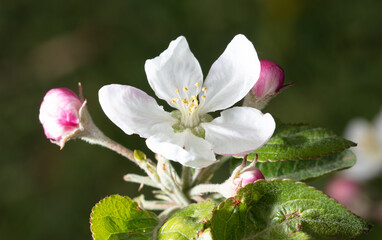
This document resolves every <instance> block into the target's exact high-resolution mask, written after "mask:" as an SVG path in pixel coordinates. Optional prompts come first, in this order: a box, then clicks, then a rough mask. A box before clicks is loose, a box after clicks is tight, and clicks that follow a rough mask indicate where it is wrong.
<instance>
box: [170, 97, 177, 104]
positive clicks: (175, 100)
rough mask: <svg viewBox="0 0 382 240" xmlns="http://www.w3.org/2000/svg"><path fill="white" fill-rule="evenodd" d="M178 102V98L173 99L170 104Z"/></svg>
mask: <svg viewBox="0 0 382 240" xmlns="http://www.w3.org/2000/svg"><path fill="white" fill-rule="evenodd" d="M178 100H179V99H178V98H176V97H174V98H172V99H171V102H172V103H176V102H177V101H178Z"/></svg>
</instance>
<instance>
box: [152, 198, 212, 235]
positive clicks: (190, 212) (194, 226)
mask: <svg viewBox="0 0 382 240" xmlns="http://www.w3.org/2000/svg"><path fill="white" fill-rule="evenodd" d="M214 208H215V203H214V202H210V201H206V202H203V203H198V204H191V205H189V206H187V207H185V208H183V209H182V210H180V211H179V212H177V213H176V214H174V215H173V216H171V217H170V218H169V219H168V220H167V222H166V223H165V224H164V225H163V226H162V227H161V229H160V230H159V232H158V240H170V239H177V240H189V239H196V238H197V237H200V238H199V239H210V231H209V230H206V229H207V228H208V226H209V224H210V219H211V217H212V211H213V209H214ZM205 230H206V231H205Z"/></svg>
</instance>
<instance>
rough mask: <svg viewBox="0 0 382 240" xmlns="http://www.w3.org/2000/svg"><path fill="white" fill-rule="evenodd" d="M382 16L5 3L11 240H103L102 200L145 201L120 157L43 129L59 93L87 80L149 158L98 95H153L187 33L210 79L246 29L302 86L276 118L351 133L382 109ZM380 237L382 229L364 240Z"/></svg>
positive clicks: (93, 101)
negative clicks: (152, 73) (43, 114)
mask: <svg viewBox="0 0 382 240" xmlns="http://www.w3.org/2000/svg"><path fill="white" fill-rule="evenodd" d="M381 9H382V1H380V0H364V1H357V0H335V1H333V0H320V1H318V0H317V1H316V0H310V1H308V0H305V1H304V0H289V1H287V0H258V1H250V0H241V1H228V0H192V1H191V0H188V1H180V0H165V1H158V0H151V1H145V0H135V1H132V0H110V1H80V0H66V1H60V0H56V1H52V0H36V1H28V0H3V1H1V2H0V99H1V101H0V109H1V114H0V126H1V138H0V158H1V160H0V236H1V237H0V238H1V239H28V240H35V239H36V240H37V239H38V240H45V239H56V240H59V239H65V240H67V239H72V240H75V239H91V233H90V229H89V214H90V211H91V208H92V206H93V205H94V204H95V203H96V202H98V201H99V200H101V199H102V198H104V197H105V196H107V195H110V194H115V193H118V194H121V195H128V196H130V197H134V196H137V195H138V194H139V193H138V191H137V188H138V185H134V184H130V183H125V182H124V181H123V179H122V176H123V175H124V174H126V173H131V172H137V173H138V172H139V173H141V172H140V170H139V169H137V168H136V167H135V166H134V165H133V164H131V163H130V162H128V161H127V160H125V159H123V158H122V157H120V156H119V155H117V154H115V153H114V152H111V151H109V150H107V149H103V148H101V147H98V146H92V145H88V144H86V143H84V142H81V141H70V142H68V143H67V145H66V146H65V148H64V149H63V150H62V151H60V150H59V148H58V147H57V146H56V145H53V144H50V143H49V141H48V140H47V139H46V138H45V136H44V133H43V129H42V127H41V125H40V123H39V121H38V111H39V106H40V103H41V101H42V98H43V96H44V95H45V93H46V92H47V91H48V90H49V89H51V88H56V87H67V88H71V89H72V90H74V91H77V83H78V82H82V84H83V88H84V95H85V97H86V98H87V99H88V103H89V104H88V107H89V111H90V113H91V114H92V116H93V119H94V121H95V123H96V124H97V125H98V126H99V127H100V128H101V129H102V130H103V131H104V132H105V133H106V135H108V136H109V137H111V138H113V139H115V140H117V141H119V142H120V143H122V144H124V145H126V146H128V147H130V148H132V149H141V150H147V148H146V146H145V144H144V140H143V139H140V138H139V137H137V136H127V135H125V134H124V133H123V132H122V131H121V130H120V129H118V128H117V127H116V126H115V125H114V124H113V123H111V122H110V121H109V120H108V118H107V117H106V116H105V115H104V114H103V112H102V110H101V108H100V106H99V103H98V96H97V92H98V89H99V88H101V87H102V86H103V85H106V84H111V83H120V84H129V85H133V86H136V87H138V88H141V89H143V90H145V91H147V92H148V93H149V94H151V95H153V91H152V90H151V89H150V88H149V85H148V83H147V80H146V76H145V72H144V67H143V66H144V62H145V60H146V59H149V58H153V57H156V56H157V55H159V54H160V53H161V52H162V51H163V50H165V49H166V48H167V46H168V44H169V42H170V41H171V40H173V39H175V38H176V37H178V36H179V35H184V36H186V38H187V40H188V41H189V44H190V47H191V50H192V51H193V53H194V54H195V56H196V57H197V58H198V60H199V62H200V64H201V66H202V69H203V72H204V74H206V73H207V72H208V70H209V67H210V66H211V64H212V63H213V62H214V61H215V60H216V59H217V58H218V56H219V55H220V54H221V53H222V52H223V50H224V49H225V47H226V45H227V44H228V43H229V41H230V40H231V39H232V38H233V36H234V35H236V34H238V33H243V34H245V35H246V36H247V37H248V38H249V39H250V40H251V41H252V42H253V43H254V45H255V47H256V49H257V51H258V55H259V58H260V59H268V60H272V61H274V62H276V63H278V64H279V65H281V66H282V67H283V68H284V70H285V74H286V81H287V82H292V81H293V82H295V85H294V86H293V87H292V88H289V89H288V90H286V91H285V92H284V93H282V94H281V95H280V96H279V97H278V98H277V99H275V100H273V101H272V103H271V104H270V105H269V106H268V107H267V108H266V109H265V111H267V112H270V113H272V114H273V115H274V116H275V117H278V118H280V119H281V120H283V121H284V122H307V123H311V124H312V125H315V126H322V127H326V128H329V129H331V130H333V131H334V132H336V133H337V134H339V135H342V133H343V130H344V127H345V126H346V124H347V122H348V121H349V120H350V119H352V118H353V117H356V116H362V117H364V118H366V119H369V120H370V119H372V118H373V117H374V116H375V115H376V114H377V113H378V112H379V110H380V107H381V105H382V95H381V93H382V82H381V77H382V44H381V43H382V28H381V25H382V14H381ZM374 184H377V189H378V188H379V189H380V187H381V184H380V181H376V183H374ZM144 189H145V188H144ZM371 222H373V221H372V220H371ZM379 234H382V233H381V227H380V226H378V224H377V225H376V226H375V228H374V230H373V231H372V232H371V233H369V234H368V235H366V236H363V237H360V238H358V239H380V237H378V235H379Z"/></svg>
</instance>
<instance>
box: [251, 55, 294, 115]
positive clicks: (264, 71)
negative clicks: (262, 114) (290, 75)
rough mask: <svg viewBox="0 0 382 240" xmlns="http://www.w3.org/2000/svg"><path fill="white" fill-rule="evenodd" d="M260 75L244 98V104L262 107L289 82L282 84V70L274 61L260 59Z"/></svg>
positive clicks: (283, 76)
mask: <svg viewBox="0 0 382 240" xmlns="http://www.w3.org/2000/svg"><path fill="white" fill-rule="evenodd" d="M260 65H261V71H260V77H259V79H258V80H257V82H256V84H255V85H254V86H253V88H252V89H251V90H250V92H249V93H248V94H247V96H246V97H245V99H244V106H249V107H254V108H257V109H260V110H261V109H263V108H264V107H265V106H266V105H267V103H268V102H269V100H271V99H272V98H273V97H274V96H275V95H277V94H278V93H279V92H280V91H281V90H282V89H283V88H285V87H288V86H290V85H291V84H287V85H283V84H284V79H285V75H284V70H283V69H282V68H281V67H280V66H279V65H277V64H276V63H274V62H272V61H268V60H260Z"/></svg>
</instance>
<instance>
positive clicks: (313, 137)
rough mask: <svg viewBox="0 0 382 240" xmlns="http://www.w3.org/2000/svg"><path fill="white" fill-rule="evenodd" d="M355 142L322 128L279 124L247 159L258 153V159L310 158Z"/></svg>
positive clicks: (338, 150) (263, 160)
mask: <svg viewBox="0 0 382 240" xmlns="http://www.w3.org/2000/svg"><path fill="white" fill-rule="evenodd" d="M351 146H356V144H355V143H353V142H351V141H349V140H346V139H343V138H341V137H339V136H337V135H335V134H333V133H332V132H330V131H328V130H325V129H323V128H317V127H311V126H308V125H304V124H297V125H291V124H289V125H287V124H279V125H278V126H277V129H276V131H275V133H274V134H273V137H271V139H270V140H269V141H268V142H267V143H266V144H265V145H264V146H263V147H261V148H259V149H257V150H255V151H254V152H252V153H250V154H249V156H248V160H253V159H254V158H255V156H256V154H258V161H260V162H265V161H281V160H300V159H312V158H317V157H321V156H325V155H330V154H332V153H334V152H340V151H342V150H344V149H346V148H349V147H351Z"/></svg>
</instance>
